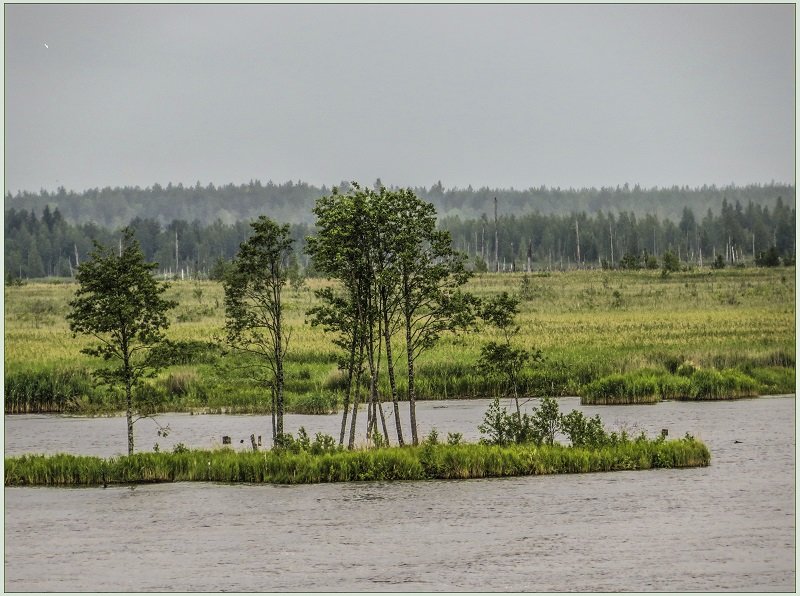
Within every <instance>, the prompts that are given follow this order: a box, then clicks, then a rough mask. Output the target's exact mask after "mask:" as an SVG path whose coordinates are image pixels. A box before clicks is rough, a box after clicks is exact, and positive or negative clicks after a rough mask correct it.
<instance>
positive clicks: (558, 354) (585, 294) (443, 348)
mask: <svg viewBox="0 0 800 596" xmlns="http://www.w3.org/2000/svg"><path fill="white" fill-rule="evenodd" d="M522 278H523V274H522V273H515V274H485V275H482V276H477V277H475V278H473V279H472V280H471V281H470V282H469V284H468V285H467V287H466V289H467V290H468V291H472V292H474V293H475V294H477V295H478V296H479V297H483V298H486V297H488V296H491V295H494V294H497V293H499V292H501V291H509V292H519V291H520V288H521V281H522ZM529 279H530V288H531V290H530V294H529V296H528V298H529V299H527V300H523V302H522V303H521V313H520V315H519V317H518V322H519V324H520V327H521V331H520V334H519V336H518V337H517V338H516V340H515V341H516V342H517V343H518V344H519V345H521V346H526V347H529V348H538V349H540V350H542V353H543V355H544V357H545V362H544V363H542V364H540V365H538V366H536V367H533V368H531V369H529V370H527V371H525V373H524V374H523V379H522V385H523V387H522V388H523V392H524V393H528V394H534V395H544V394H550V395H567V394H573V395H574V394H583V393H584V392H585V388H586V387H587V385H588V384H590V383H592V382H593V381H597V380H599V379H602V378H603V377H606V376H608V375H612V374H636V373H637V371H641V370H643V369H655V370H658V371H662V372H663V373H665V374H666V373H669V374H674V373H675V372H676V371H675V369H676V368H677V367H678V366H680V365H682V364H684V363H690V364H691V365H692V366H693V367H695V368H698V369H717V370H723V369H736V370H738V371H739V372H741V373H742V374H745V375H748V376H749V377H750V378H752V379H753V380H754V381H755V383H756V385H755V388H754V389H753V390H752V391H751V393H757V394H764V393H767V392H769V393H784V392H791V391H793V390H794V364H795V332H794V330H795V324H794V318H795V270H794V268H793V267H792V268H777V269H756V268H747V269H725V270H718V271H712V270H710V269H702V270H696V271H691V272H683V273H673V274H670V275H669V276H667V277H666V278H663V277H662V276H661V274H660V272H659V271H639V272H629V271H601V270H584V271H569V272H552V273H533V274H530V275H529ZM332 283H334V282H330V281H325V280H308V282H307V284H306V287H305V288H303V289H302V290H300V291H293V290H288V289H287V291H286V299H285V305H286V318H287V323H288V325H289V326H290V327H291V329H292V336H291V341H290V344H289V351H288V362H287V399H288V409H289V411H320V412H321V411H328V410H331V409H333V408H335V401H336V399H337V394H338V393H339V392H340V391H341V387H342V381H343V377H342V375H341V374H340V373H337V365H336V358H337V351H336V349H335V348H334V346H333V344H332V343H331V341H330V340H331V337H330V336H328V335H327V334H325V333H324V332H323V331H322V330H321V329H320V328H312V327H311V326H310V325H309V324H307V322H306V321H307V317H306V315H305V313H306V311H307V310H308V309H309V308H310V307H311V306H313V305H314V304H315V303H316V302H315V298H314V295H313V290H314V289H317V288H320V287H323V286H324V285H329V284H332ZM75 288H76V286H75V284H73V283H70V282H69V281H63V280H62V281H59V282H58V283H53V282H47V281H43V282H29V283H27V284H25V285H23V286H21V287H15V286H8V287H6V288H5V309H6V312H5V366H6V387H7V388H8V383H9V379H10V378H11V377H14V375H19V374H22V373H23V372H25V371H27V372H32V373H38V374H41V375H50V374H52V373H53V371H59V370H69V371H74V370H75V369H85V370H91V369H93V368H95V367H97V366H98V365H99V362H98V361H97V360H95V359H92V358H90V357H88V356H84V355H82V354H81V353H80V349H81V348H82V347H86V346H88V345H90V343H91V339H90V338H87V337H81V336H79V337H77V338H73V337H72V334H71V333H70V331H69V327H68V325H67V322H66V320H65V318H64V317H65V315H66V314H67V312H68V310H69V307H68V302H69V300H70V299H71V296H72V293H73V292H74V290H75ZM198 294H199V298H198ZM169 296H170V297H171V298H174V299H176V300H177V301H178V302H179V303H180V305H179V306H178V308H176V309H175V310H174V311H172V312H171V315H170V318H171V321H172V324H171V327H170V329H169V331H168V336H169V338H170V339H172V340H173V341H178V342H206V343H214V342H217V340H218V339H219V338H220V337H221V336H222V335H223V325H224V307H223V293H222V287H221V285H220V284H219V283H216V282H210V281H202V282H195V281H183V282H175V283H173V285H172V287H171V288H170V290H169ZM43 305H44V308H42V306H43ZM37 311H38V312H39V314H36V313H37ZM42 311H44V312H43V314H42ZM497 339H499V336H498V335H497V333H496V331H494V330H492V329H490V328H483V329H481V330H480V331H479V332H477V333H470V334H465V335H459V336H452V335H445V336H443V337H442V339H441V341H440V342H439V344H438V345H437V346H436V347H434V348H433V349H432V350H430V351H429V352H426V353H425V354H423V356H422V357H421V358H420V359H419V361H418V363H417V370H418V376H417V379H418V381H417V382H418V393H419V395H420V397H421V398H422V399H442V398H459V397H477V396H481V397H485V396H493V395H497V394H498V393H499V392H500V391H501V389H500V387H499V385H498V383H497V380H496V379H490V378H485V377H482V376H480V375H478V374H477V373H476V371H475V363H476V361H477V359H478V356H479V353H480V348H481V346H482V345H483V344H484V343H485V342H487V341H490V340H497ZM394 348H395V353H396V354H403V349H404V346H403V341H402V337H399V336H398V337H397V338H396V339H395V345H394ZM214 352H215V350H214V349H212V350H211V352H210V353H211V356H210V357H209V358H207V359H202V361H200V362H188V363H182V364H180V365H177V366H173V367H170V368H168V369H166V370H163V371H161V372H160V373H159V375H158V377H157V378H156V379H154V380H152V381H150V382H151V383H152V386H153V387H154V388H155V390H156V391H161V392H162V393H163V394H166V395H168V399H167V400H166V402H165V403H164V404H163V405H162V406H160V409H161V410H162V411H169V410H171V411H186V410H192V409H203V408H205V409H207V410H209V411H228V412H240V413H245V412H267V411H269V408H270V398H269V392H268V391H267V390H266V389H264V388H263V387H262V386H259V385H258V384H256V383H254V382H253V381H252V380H251V379H250V377H249V376H248V374H247V373H246V371H243V370H241V369H239V368H237V365H238V364H240V363H241V359H239V358H236V359H234V358H232V357H230V356H223V355H221V354H219V353H216V355H215V353H214ZM398 364H399V366H398V369H397V373H398V382H399V385H400V388H401V391H402V390H404V389H405V386H406V379H405V374H404V367H403V366H402V364H403V361H402V359H400V360H399V361H398ZM385 369H386V363H385V362H384V363H382V365H381V370H382V371H385ZM171 376H172V377H173V378H174V377H176V376H183V377H185V379H187V382H186V387H187V390H186V391H184V392H182V393H179V394H178V393H169V392H168V391H167V387H168V385H169V384H170V377H171ZM381 391H382V393H383V395H384V396H387V395H388V394H389V391H388V382H387V381H386V379H385V378H384V379H383V380H382V385H381ZM103 395H105V394H104V392H103V391H101V390H98V393H97V394H96V395H93V396H83V398H82V399H79V400H78V402H79V405H78V410H79V411H84V412H92V411H104V410H113V409H114V408H118V407H119V401H118V398H117V399H116V401H115V400H114V399H111V398H108V397H105V398H103V397H102V396H103ZM671 397H682V396H671ZM683 397H689V396H683ZM731 397H732V396H731ZM90 398H91V399H90ZM7 411H8V408H7Z"/></svg>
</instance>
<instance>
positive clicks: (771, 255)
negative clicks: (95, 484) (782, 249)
mask: <svg viewBox="0 0 800 596" xmlns="http://www.w3.org/2000/svg"><path fill="white" fill-rule="evenodd" d="M780 264H781V257H780V254H779V253H778V249H777V248H776V247H775V246H770V247H769V248H768V249H767V250H766V252H765V251H761V252H760V253H758V255H757V256H756V265H758V266H759V267H778V266H780Z"/></svg>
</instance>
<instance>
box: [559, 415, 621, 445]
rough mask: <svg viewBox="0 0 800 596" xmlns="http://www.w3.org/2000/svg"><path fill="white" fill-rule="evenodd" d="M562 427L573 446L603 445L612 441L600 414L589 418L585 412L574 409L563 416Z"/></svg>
mask: <svg viewBox="0 0 800 596" xmlns="http://www.w3.org/2000/svg"><path fill="white" fill-rule="evenodd" d="M560 428H561V430H562V432H563V433H564V434H565V435H566V436H567V437H568V438H569V440H570V443H572V446H573V447H602V446H603V445H607V444H609V442H610V438H609V436H608V434H606V431H605V429H604V428H603V422H602V421H601V420H600V415H599V414H596V415H595V416H594V417H592V418H587V417H586V416H584V414H583V412H581V411H579V410H572V412H570V413H569V414H563V415H562V416H561V420H560Z"/></svg>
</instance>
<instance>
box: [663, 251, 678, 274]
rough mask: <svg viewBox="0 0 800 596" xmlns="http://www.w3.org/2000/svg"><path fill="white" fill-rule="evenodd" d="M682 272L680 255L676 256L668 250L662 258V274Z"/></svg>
mask: <svg viewBox="0 0 800 596" xmlns="http://www.w3.org/2000/svg"><path fill="white" fill-rule="evenodd" d="M680 270H681V262H680V259H678V255H676V254H675V253H674V252H672V251H671V250H668V251H666V252H665V253H664V256H663V257H661V273H662V274H667V273H674V272H676V271H680Z"/></svg>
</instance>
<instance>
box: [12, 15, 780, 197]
mask: <svg viewBox="0 0 800 596" xmlns="http://www.w3.org/2000/svg"><path fill="white" fill-rule="evenodd" d="M4 12H5V15H4V16H5V186H6V190H7V191H11V192H16V191H17V190H32V191H38V190H39V189H40V188H47V189H55V188H56V187H58V186H61V185H63V186H65V187H66V188H68V189H73V190H78V191H80V190H83V189H86V188H92V187H103V186H122V185H139V186H142V187H145V186H150V185H152V184H153V183H156V182H157V183H159V184H162V185H165V184H166V183H167V182H173V183H178V182H182V183H183V184H194V183H195V182H197V181H200V182H201V183H203V184H207V183H209V182H213V183H214V184H226V183H229V182H234V183H236V184H239V183H242V182H247V181H249V180H251V179H256V178H258V179H260V180H262V181H266V180H270V179H271V180H273V181H275V182H284V181H286V180H290V179H291V180H295V181H296V180H298V179H300V180H303V181H306V182H310V183H313V184H318V185H321V184H328V185H330V184H336V183H338V182H339V181H341V180H358V181H362V182H364V183H371V182H372V181H374V180H375V178H377V177H380V178H381V179H382V180H383V182H384V183H387V184H395V185H404V186H405V185H425V186H429V185H431V184H433V183H435V182H436V181H437V180H441V181H442V183H443V184H444V185H445V186H446V187H453V186H458V187H466V186H467V185H470V184H471V185H472V186H474V187H479V186H490V187H511V186H513V187H515V188H527V187H530V186H540V185H542V184H544V185H546V186H562V187H569V186H575V187H580V186H601V185H617V184H624V183H625V182H628V183H630V184H635V183H639V184H642V185H643V186H648V187H649V186H665V185H666V186H671V185H672V184H680V185H683V184H688V185H690V186H698V185H702V184H706V183H707V184H712V183H713V184H718V185H721V184H729V183H731V182H733V183H737V184H745V183H751V182H762V183H764V182H769V181H771V180H775V181H780V182H791V183H793V182H794V166H795V140H794V134H795V121H794V107H795V66H794V57H795V48H794V39H795V25H794V24H795V7H794V5H793V4H784V5H774V4H773V5H703V6H692V5H660V6H656V5H608V6H599V5H560V6H559V5H503V6H493V5H439V6H431V5H405V6H404V5H392V6H381V5H369V6H364V5H344V6H335V5H334V6H330V5H304V6H291V5H237V6H225V5H127V6H123V5H72V6H70V5H24V4H22V5H8V4H6V5H5V9H4Z"/></svg>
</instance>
